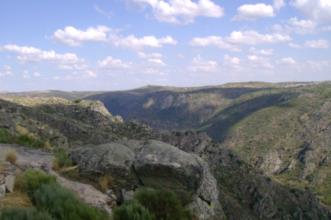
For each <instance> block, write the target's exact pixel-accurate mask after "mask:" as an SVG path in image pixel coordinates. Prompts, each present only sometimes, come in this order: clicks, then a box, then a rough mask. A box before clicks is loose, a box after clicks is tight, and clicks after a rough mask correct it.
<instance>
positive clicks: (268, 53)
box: [249, 47, 274, 56]
mask: <svg viewBox="0 0 331 220" xmlns="http://www.w3.org/2000/svg"><path fill="white" fill-rule="evenodd" d="M249 52H250V53H251V54H257V55H263V56H271V55H272V54H273V53H274V51H273V49H260V50H258V49H256V48H254V47H251V48H250V49H249Z"/></svg>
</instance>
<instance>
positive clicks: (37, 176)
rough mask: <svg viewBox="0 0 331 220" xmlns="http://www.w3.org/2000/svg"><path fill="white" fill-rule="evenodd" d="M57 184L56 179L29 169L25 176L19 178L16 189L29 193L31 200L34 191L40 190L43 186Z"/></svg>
mask: <svg viewBox="0 0 331 220" xmlns="http://www.w3.org/2000/svg"><path fill="white" fill-rule="evenodd" d="M55 182H56V179H55V177H52V176H49V175H47V174H46V173H44V172H42V171H38V170H33V169H28V170H27V171H25V172H24V173H23V175H21V176H19V177H18V178H17V180H16V183H15V188H16V189H19V190H21V191H23V192H26V193H28V195H29V196H30V198H31V196H32V195H33V193H34V191H36V190H37V189H39V188H40V187H41V186H42V185H44V184H50V183H55Z"/></svg>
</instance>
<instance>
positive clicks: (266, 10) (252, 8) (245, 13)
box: [234, 3, 275, 20]
mask: <svg viewBox="0 0 331 220" xmlns="http://www.w3.org/2000/svg"><path fill="white" fill-rule="evenodd" d="M237 13H238V14H237V15H236V16H235V18H234V19H235V20H255V19H257V18H262V17H273V16H275V13H274V8H273V7H272V6H271V5H266V4H263V3H258V4H244V5H241V6H240V7H239V8H238V9H237Z"/></svg>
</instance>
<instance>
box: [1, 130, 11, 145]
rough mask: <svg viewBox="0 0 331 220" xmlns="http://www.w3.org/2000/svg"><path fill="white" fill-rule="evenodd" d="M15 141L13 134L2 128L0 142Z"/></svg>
mask: <svg viewBox="0 0 331 220" xmlns="http://www.w3.org/2000/svg"><path fill="white" fill-rule="evenodd" d="M12 141H13V136H12V135H11V134H10V133H9V131H8V130H7V129H4V128H0V143H3V144H8V143H11V142H12Z"/></svg>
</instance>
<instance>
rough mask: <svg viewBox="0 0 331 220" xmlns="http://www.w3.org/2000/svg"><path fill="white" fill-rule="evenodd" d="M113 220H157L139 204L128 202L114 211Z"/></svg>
mask: <svg viewBox="0 0 331 220" xmlns="http://www.w3.org/2000/svg"><path fill="white" fill-rule="evenodd" d="M112 220H156V219H155V218H154V217H153V216H152V215H151V213H150V212H149V211H148V210H147V209H146V208H145V207H143V206H142V205H140V204H139V203H138V202H134V201H133V202H128V203H125V204H123V205H122V206H120V207H117V208H115V209H114V210H113V213H112Z"/></svg>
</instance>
